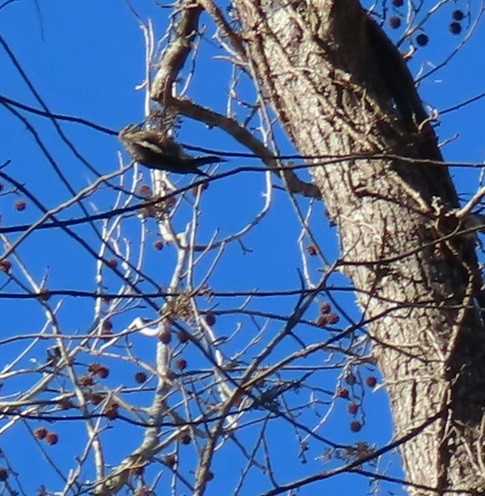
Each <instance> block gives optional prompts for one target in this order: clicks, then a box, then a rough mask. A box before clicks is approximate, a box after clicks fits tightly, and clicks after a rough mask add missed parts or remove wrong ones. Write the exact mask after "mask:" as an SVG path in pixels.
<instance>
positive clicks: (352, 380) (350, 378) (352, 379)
mask: <svg viewBox="0 0 485 496" xmlns="http://www.w3.org/2000/svg"><path fill="white" fill-rule="evenodd" d="M355 381H356V378H355V375H354V374H352V372H349V373H348V374H347V375H346V376H345V382H346V383H347V384H350V385H351V386H352V385H353V384H355Z"/></svg>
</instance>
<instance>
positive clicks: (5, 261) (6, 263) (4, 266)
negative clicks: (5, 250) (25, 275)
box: [0, 258, 12, 272]
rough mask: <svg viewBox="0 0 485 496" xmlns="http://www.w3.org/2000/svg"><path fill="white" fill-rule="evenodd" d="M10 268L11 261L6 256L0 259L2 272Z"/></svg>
mask: <svg viewBox="0 0 485 496" xmlns="http://www.w3.org/2000/svg"><path fill="white" fill-rule="evenodd" d="M11 268H12V262H10V260H8V259H6V258H2V259H1V260H0V270H1V271H2V272H10V269H11Z"/></svg>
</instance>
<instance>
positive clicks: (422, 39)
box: [416, 33, 429, 46]
mask: <svg viewBox="0 0 485 496" xmlns="http://www.w3.org/2000/svg"><path fill="white" fill-rule="evenodd" d="M428 42H429V38H428V35H426V34H424V33H421V34H418V36H416V43H417V44H418V45H419V46H426V45H427V44H428Z"/></svg>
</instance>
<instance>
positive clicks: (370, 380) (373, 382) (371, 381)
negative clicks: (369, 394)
mask: <svg viewBox="0 0 485 496" xmlns="http://www.w3.org/2000/svg"><path fill="white" fill-rule="evenodd" d="M365 382H366V384H367V385H368V386H369V387H371V388H373V387H374V386H375V385H376V384H377V379H376V376H374V375H370V376H369V377H367V378H366V379H365Z"/></svg>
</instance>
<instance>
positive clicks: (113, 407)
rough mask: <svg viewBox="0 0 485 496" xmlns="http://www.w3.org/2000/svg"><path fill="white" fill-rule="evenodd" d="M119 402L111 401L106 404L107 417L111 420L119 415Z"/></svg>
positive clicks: (105, 412)
mask: <svg viewBox="0 0 485 496" xmlns="http://www.w3.org/2000/svg"><path fill="white" fill-rule="evenodd" d="M119 407H120V406H119V405H118V403H116V402H115V401H112V402H110V403H109V404H108V405H106V408H105V409H104V412H103V413H104V414H105V415H106V417H108V418H109V419H110V420H113V419H115V418H117V417H118V409H119Z"/></svg>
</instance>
